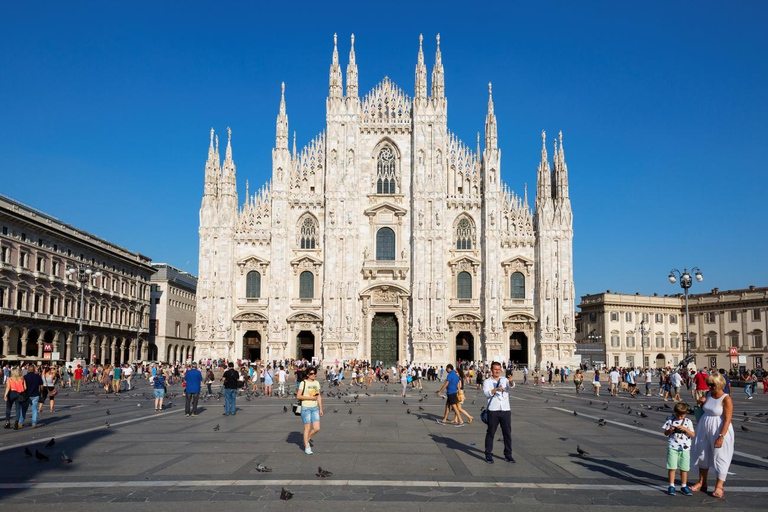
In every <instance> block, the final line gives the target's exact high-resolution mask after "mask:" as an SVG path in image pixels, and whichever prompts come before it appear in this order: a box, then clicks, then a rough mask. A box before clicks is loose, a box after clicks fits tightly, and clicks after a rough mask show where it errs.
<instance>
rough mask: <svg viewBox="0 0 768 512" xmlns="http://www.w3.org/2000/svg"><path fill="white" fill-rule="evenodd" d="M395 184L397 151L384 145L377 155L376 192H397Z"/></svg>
mask: <svg viewBox="0 0 768 512" xmlns="http://www.w3.org/2000/svg"><path fill="white" fill-rule="evenodd" d="M395 184H396V180H395V152H394V151H393V150H392V148H391V147H389V146H384V147H383V148H381V151H379V155H378V157H376V193H377V194H396V193H397V191H396V190H395Z"/></svg>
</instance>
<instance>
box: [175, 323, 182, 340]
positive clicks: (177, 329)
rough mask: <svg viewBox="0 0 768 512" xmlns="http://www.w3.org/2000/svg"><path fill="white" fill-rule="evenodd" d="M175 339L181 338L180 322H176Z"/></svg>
mask: <svg viewBox="0 0 768 512" xmlns="http://www.w3.org/2000/svg"><path fill="white" fill-rule="evenodd" d="M175 332H176V337H177V338H181V322H176V331H175Z"/></svg>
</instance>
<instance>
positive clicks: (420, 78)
mask: <svg viewBox="0 0 768 512" xmlns="http://www.w3.org/2000/svg"><path fill="white" fill-rule="evenodd" d="M423 41H424V35H423V34H419V56H418V58H417V60H416V87H415V90H416V98H417V99H426V98H427V66H426V65H425V64H424V48H423V46H422V44H423Z"/></svg>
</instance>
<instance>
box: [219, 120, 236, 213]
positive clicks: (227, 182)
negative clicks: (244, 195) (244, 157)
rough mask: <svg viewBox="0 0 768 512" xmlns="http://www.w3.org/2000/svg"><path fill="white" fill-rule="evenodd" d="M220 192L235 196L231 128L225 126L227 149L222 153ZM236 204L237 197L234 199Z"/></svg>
mask: <svg viewBox="0 0 768 512" xmlns="http://www.w3.org/2000/svg"><path fill="white" fill-rule="evenodd" d="M221 175H222V178H221V194H222V195H230V196H233V197H236V196H237V177H236V171H235V161H234V160H233V159H232V129H231V128H230V127H227V149H226V151H225V153H224V163H223V164H222V168H221ZM234 206H235V207H236V206H237V199H235V201H234Z"/></svg>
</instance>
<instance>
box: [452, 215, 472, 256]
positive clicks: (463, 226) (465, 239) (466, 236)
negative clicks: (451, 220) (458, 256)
mask: <svg viewBox="0 0 768 512" xmlns="http://www.w3.org/2000/svg"><path fill="white" fill-rule="evenodd" d="M474 239H475V230H474V228H473V227H472V223H471V222H470V221H469V219H468V218H466V217H464V218H462V219H461V220H460V221H459V223H458V225H457V226H456V249H458V250H460V251H468V250H471V249H472V241H473V240H474Z"/></svg>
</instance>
